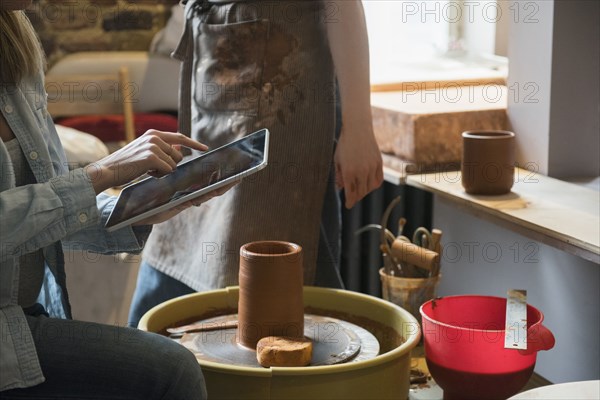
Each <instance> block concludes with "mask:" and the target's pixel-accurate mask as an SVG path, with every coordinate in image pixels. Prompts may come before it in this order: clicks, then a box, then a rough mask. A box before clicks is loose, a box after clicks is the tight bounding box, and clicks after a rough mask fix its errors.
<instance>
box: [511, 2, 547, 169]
mask: <svg viewBox="0 0 600 400" xmlns="http://www.w3.org/2000/svg"><path fill="white" fill-rule="evenodd" d="M509 3H510V5H509V6H508V7H506V5H505V6H504V10H506V8H508V11H509V15H510V18H511V19H510V22H509V35H508V69H509V75H508V82H507V86H508V88H509V96H508V116H509V121H510V124H511V128H512V130H513V131H514V132H515V135H516V139H517V161H518V162H519V165H521V166H523V167H524V166H531V167H532V168H533V167H534V168H535V169H536V171H537V172H540V173H542V174H544V175H547V174H548V153H549V146H550V140H549V132H550V100H551V93H550V84H551V79H552V68H551V66H552V27H553V16H554V0H542V1H528V2H521V1H510V2H509Z"/></svg>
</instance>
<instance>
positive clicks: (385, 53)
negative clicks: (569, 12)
mask: <svg viewBox="0 0 600 400" xmlns="http://www.w3.org/2000/svg"><path fill="white" fill-rule="evenodd" d="M363 5H364V8H365V15H366V19H367V30H368V33H369V46H370V52H371V77H372V81H373V82H385V81H398V80H399V79H403V80H405V78H402V77H400V76H399V74H402V73H404V76H405V77H406V76H408V78H410V79H413V78H412V76H413V75H414V74H417V75H426V76H431V75H432V74H434V75H435V74H436V73H437V72H439V73H440V74H441V75H442V76H443V74H444V73H445V72H448V71H450V70H456V69H464V68H465V67H473V66H477V67H482V66H483V67H485V66H488V67H492V69H495V70H497V69H498V68H501V67H505V66H506V64H507V61H506V59H505V58H503V57H498V56H496V55H495V53H496V50H495V46H496V26H497V25H499V24H501V23H502V22H503V20H505V19H506V18H509V15H507V14H506V13H505V12H504V13H503V10H502V9H501V7H500V5H499V4H498V3H497V1H496V0H418V1H416V0H363ZM400 71H401V72H400Z"/></svg>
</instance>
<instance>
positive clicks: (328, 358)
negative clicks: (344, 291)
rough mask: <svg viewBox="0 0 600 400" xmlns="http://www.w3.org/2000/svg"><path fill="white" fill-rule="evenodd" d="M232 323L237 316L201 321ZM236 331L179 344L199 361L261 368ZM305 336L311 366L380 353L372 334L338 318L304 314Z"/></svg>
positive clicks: (198, 336) (209, 333)
mask: <svg viewBox="0 0 600 400" xmlns="http://www.w3.org/2000/svg"><path fill="white" fill-rule="evenodd" d="M230 321H237V314H230V315H223V316H219V317H214V318H210V319H206V320H203V321H200V322H201V323H202V324H211V325H216V326H218V325H220V324H224V323H226V322H230ZM236 332H237V329H236V328H230V329H220V330H215V331H206V332H197V333H188V334H186V335H184V336H183V337H182V338H181V340H180V343H181V344H182V345H183V346H185V347H187V348H188V349H190V350H191V351H192V352H193V353H194V354H195V355H196V357H197V358H198V359H200V360H206V361H212V362H218V363H224V364H234V365H240V366H248V367H256V368H262V367H261V365H260V364H259V363H258V361H257V360H256V352H255V351H254V350H252V349H249V348H246V347H244V346H242V345H240V344H238V343H237V341H236ZM304 336H306V337H307V338H309V339H310V340H311V341H312V342H313V356H312V360H311V363H310V366H318V365H333V364H341V363H345V362H357V361H362V360H369V359H372V358H375V357H376V356H377V355H378V354H379V342H378V341H377V339H376V338H375V336H373V334H371V333H370V332H369V331H367V330H366V329H364V328H362V327H360V326H358V325H355V324H352V323H350V322H347V321H343V320H340V319H337V318H331V317H323V316H319V315H312V314H305V316H304Z"/></svg>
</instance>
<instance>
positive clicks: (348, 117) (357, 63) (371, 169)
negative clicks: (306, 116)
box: [326, 0, 383, 208]
mask: <svg viewBox="0 0 600 400" xmlns="http://www.w3.org/2000/svg"><path fill="white" fill-rule="evenodd" d="M328 4H331V5H332V6H334V7H336V8H335V10H337V13H336V16H335V17H334V18H333V20H332V21H326V24H327V34H328V38H329V46H330V48H331V54H332V57H333V63H334V65H335V71H336V74H337V79H338V84H339V87H340V97H341V99H340V100H341V104H342V132H341V136H340V140H339V142H338V146H337V148H336V152H335V155H334V161H335V166H336V180H337V183H338V186H339V187H340V188H343V189H344V191H345V196H346V207H347V208H351V207H352V206H354V204H355V203H356V202H357V201H359V200H361V199H362V198H363V197H364V196H366V195H367V194H368V193H370V192H371V191H372V190H374V189H376V188H378V187H379V186H380V185H381V183H382V182H383V169H382V161H381V153H380V151H379V147H378V146H377V143H376V141H375V137H374V135H373V122H372V116H371V88H370V81H369V42H368V35H367V27H366V22H365V16H364V10H363V7H362V3H361V1H360V0H338V1H333V2H330V3H328Z"/></svg>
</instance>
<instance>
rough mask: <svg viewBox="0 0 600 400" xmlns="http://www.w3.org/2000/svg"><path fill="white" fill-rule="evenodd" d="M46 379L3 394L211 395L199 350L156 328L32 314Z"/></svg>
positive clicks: (178, 398) (142, 398) (183, 399)
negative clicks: (196, 354)
mask: <svg viewBox="0 0 600 400" xmlns="http://www.w3.org/2000/svg"><path fill="white" fill-rule="evenodd" d="M27 322H28V323H29V327H30V328H31V332H32V334H33V340H34V344H35V348H36V351H37V354H38V357H39V360H40V365H41V367H42V371H43V373H44V376H45V378H46V381H45V382H43V383H41V384H39V385H37V386H33V387H30V388H25V389H11V390H7V391H4V392H0V399H40V400H41V399H44V400H46V399H78V400H88V399H90V400H91V399H95V400H98V399H122V400H124V399H128V400H129V399H131V400H134V399H136V400H137V399H139V400H148V399H165V400H167V399H169V400H190V399H206V397H207V396H206V388H205V385H204V377H203V376H202V372H201V371H200V365H199V364H198V362H197V361H196V358H195V357H194V355H193V354H192V353H191V352H190V351H189V350H187V349H186V348H184V347H183V346H181V345H179V344H177V343H175V342H173V341H172V340H170V339H168V338H166V337H164V336H160V335H157V334H153V333H148V332H143V331H140V330H137V329H131V328H122V327H118V326H109V325H101V324H96V323H91V322H82V321H72V320H65V319H54V318H47V317H46V316H43V315H38V316H30V315H27Z"/></svg>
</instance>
